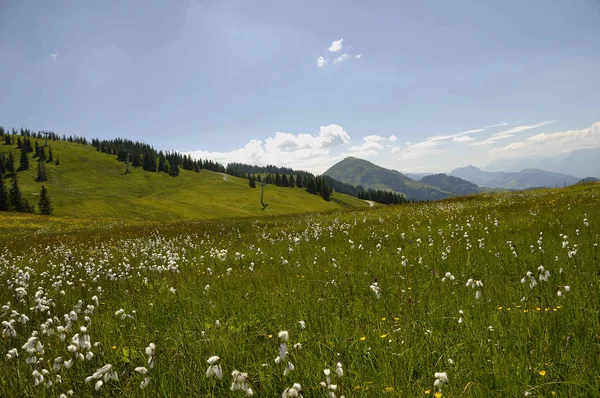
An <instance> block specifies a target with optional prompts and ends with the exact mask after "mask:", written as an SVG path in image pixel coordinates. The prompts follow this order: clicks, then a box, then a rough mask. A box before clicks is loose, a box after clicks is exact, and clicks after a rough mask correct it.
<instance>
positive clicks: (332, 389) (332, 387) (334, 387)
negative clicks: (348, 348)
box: [320, 362, 344, 398]
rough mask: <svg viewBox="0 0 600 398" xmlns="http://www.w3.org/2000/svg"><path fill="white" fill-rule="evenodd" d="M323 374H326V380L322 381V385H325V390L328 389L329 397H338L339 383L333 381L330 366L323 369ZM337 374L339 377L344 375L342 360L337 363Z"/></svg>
mask: <svg viewBox="0 0 600 398" xmlns="http://www.w3.org/2000/svg"><path fill="white" fill-rule="evenodd" d="M323 374H324V375H325V381H322V382H321V383H320V384H321V387H323V388H324V389H325V391H327V396H328V397H329V398H336V397H337V396H336V394H335V393H336V392H338V390H339V388H338V384H336V383H333V382H332V380H331V376H332V372H331V370H330V369H329V368H327V369H324V370H323ZM335 375H336V376H337V377H338V378H340V379H341V378H342V376H344V368H343V366H342V364H341V362H338V363H337V364H336V365H335Z"/></svg>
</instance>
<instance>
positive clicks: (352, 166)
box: [325, 157, 453, 199]
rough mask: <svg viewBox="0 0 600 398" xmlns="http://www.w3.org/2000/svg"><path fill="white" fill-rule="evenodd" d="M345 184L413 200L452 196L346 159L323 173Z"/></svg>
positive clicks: (389, 172)
mask: <svg viewBox="0 0 600 398" xmlns="http://www.w3.org/2000/svg"><path fill="white" fill-rule="evenodd" d="M325 175H328V176H330V177H332V178H335V179H336V180H338V181H342V182H344V183H346V184H350V185H354V186H358V185H362V186H363V187H365V188H371V189H379V190H382V191H388V190H392V191H395V192H398V193H401V194H404V195H405V196H406V197H407V198H413V199H442V198H446V197H450V196H453V194H452V193H451V192H448V191H444V190H443V189H440V188H438V187H435V186H432V185H428V184H425V183H422V182H419V181H413V180H411V179H409V178H407V177H406V176H405V175H403V174H402V173H400V172H398V171H396V170H389V169H385V168H383V167H380V166H377V165H375V164H373V163H371V162H368V161H366V160H362V159H356V158H352V157H349V158H346V159H344V160H342V161H341V162H339V163H337V164H335V165H333V166H332V167H331V168H330V169H329V170H327V171H326V172H325Z"/></svg>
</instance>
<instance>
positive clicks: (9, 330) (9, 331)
mask: <svg viewBox="0 0 600 398" xmlns="http://www.w3.org/2000/svg"><path fill="white" fill-rule="evenodd" d="M14 324H15V320H14V319H11V320H10V321H2V327H3V329H2V334H3V335H4V336H5V337H15V336H16V335H17V331H16V330H15V327H14V326H13V325H14Z"/></svg>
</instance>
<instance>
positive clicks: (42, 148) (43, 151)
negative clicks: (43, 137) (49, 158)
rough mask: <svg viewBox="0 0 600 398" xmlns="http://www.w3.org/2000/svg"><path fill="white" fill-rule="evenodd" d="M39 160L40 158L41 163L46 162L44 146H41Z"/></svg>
mask: <svg viewBox="0 0 600 398" xmlns="http://www.w3.org/2000/svg"><path fill="white" fill-rule="evenodd" d="M36 142H37V141H36ZM38 158H39V159H38V161H40V162H45V161H46V150H45V149H44V147H43V146H41V147H40V149H39V150H38Z"/></svg>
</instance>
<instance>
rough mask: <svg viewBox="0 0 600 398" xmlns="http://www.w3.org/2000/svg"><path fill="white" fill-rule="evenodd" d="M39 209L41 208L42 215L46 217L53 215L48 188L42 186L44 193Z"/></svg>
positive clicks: (42, 193)
mask: <svg viewBox="0 0 600 398" xmlns="http://www.w3.org/2000/svg"><path fill="white" fill-rule="evenodd" d="M38 207H39V208H40V213H41V214H45V215H48V216H49V215H50V214H52V203H51V202H50V198H49V197H48V191H47V190H46V187H45V186H43V185H42V191H41V192H40V200H39V202H38Z"/></svg>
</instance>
